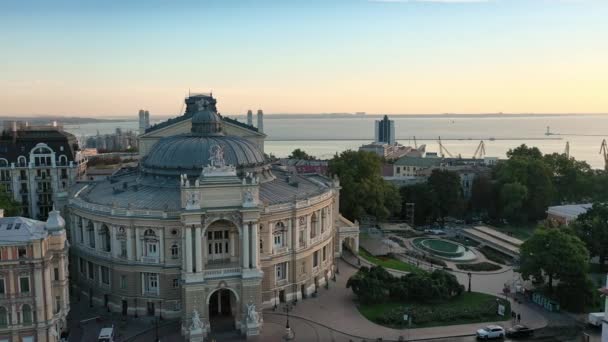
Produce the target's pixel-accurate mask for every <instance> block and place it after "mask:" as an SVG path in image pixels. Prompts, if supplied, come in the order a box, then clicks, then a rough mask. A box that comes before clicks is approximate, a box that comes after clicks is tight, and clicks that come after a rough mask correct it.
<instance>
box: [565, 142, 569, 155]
mask: <svg viewBox="0 0 608 342" xmlns="http://www.w3.org/2000/svg"><path fill="white" fill-rule="evenodd" d="M564 155H566V158H570V142H569V141H566V149H565V150H564Z"/></svg>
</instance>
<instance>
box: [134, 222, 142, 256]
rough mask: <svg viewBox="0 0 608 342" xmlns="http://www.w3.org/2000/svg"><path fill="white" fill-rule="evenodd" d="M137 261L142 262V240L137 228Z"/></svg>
mask: <svg viewBox="0 0 608 342" xmlns="http://www.w3.org/2000/svg"><path fill="white" fill-rule="evenodd" d="M135 260H136V261H141V239H140V238H139V229H137V227H135Z"/></svg>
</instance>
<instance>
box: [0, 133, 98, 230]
mask: <svg viewBox="0 0 608 342" xmlns="http://www.w3.org/2000/svg"><path fill="white" fill-rule="evenodd" d="M7 126H8V127H7ZM85 170H86V158H84V157H83V156H82V155H81V153H80V149H79V147H78V142H77V140H76V137H75V136H74V135H72V134H70V133H67V132H65V131H63V129H62V128H61V127H60V126H57V125H53V126H40V127H31V126H27V125H20V124H18V123H17V122H9V123H5V127H4V130H3V132H2V135H1V136H0V185H2V186H3V187H4V189H6V190H7V191H9V192H10V194H11V195H12V197H13V198H14V199H15V200H16V201H18V202H20V203H21V205H22V211H21V215H22V216H25V217H31V218H37V219H41V220H45V219H46V218H47V215H48V213H49V212H50V211H51V210H52V208H53V204H56V206H57V207H58V208H59V207H62V206H63V205H64V204H65V201H66V200H67V193H68V188H69V187H70V186H71V185H73V184H74V183H75V182H76V180H77V179H78V178H79V177H80V176H81V175H82V174H84V172H85Z"/></svg>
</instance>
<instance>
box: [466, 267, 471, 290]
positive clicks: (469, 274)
mask: <svg viewBox="0 0 608 342" xmlns="http://www.w3.org/2000/svg"><path fill="white" fill-rule="evenodd" d="M467 275H468V276H469V293H471V272H467Z"/></svg>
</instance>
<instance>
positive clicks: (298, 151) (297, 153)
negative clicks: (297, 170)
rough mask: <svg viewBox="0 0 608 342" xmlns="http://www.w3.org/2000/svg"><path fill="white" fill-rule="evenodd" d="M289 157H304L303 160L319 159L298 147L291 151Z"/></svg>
mask: <svg viewBox="0 0 608 342" xmlns="http://www.w3.org/2000/svg"><path fill="white" fill-rule="evenodd" d="M287 158H289V159H303V160H314V159H317V158H315V157H314V156H311V155H309V154H308V153H306V152H305V151H304V150H301V149H299V148H296V149H295V150H293V152H291V154H290V155H289V157H287Z"/></svg>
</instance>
